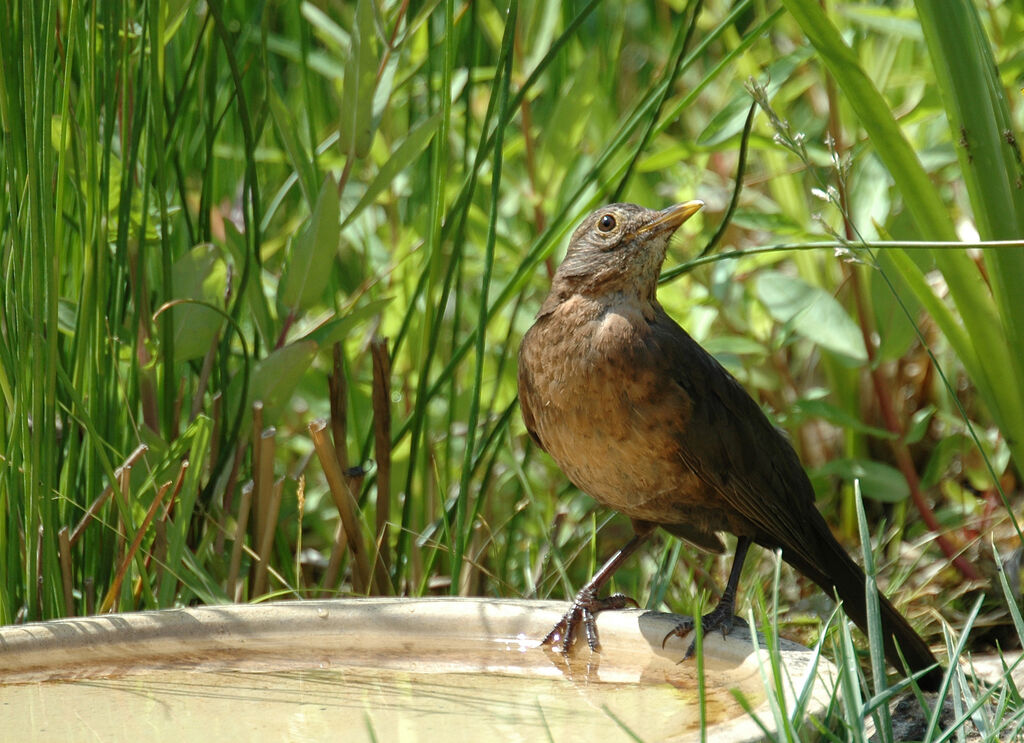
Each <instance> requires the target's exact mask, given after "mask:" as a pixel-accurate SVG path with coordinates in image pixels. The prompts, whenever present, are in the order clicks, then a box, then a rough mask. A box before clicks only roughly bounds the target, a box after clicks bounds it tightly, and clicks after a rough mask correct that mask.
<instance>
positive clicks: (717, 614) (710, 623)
mask: <svg viewBox="0 0 1024 743" xmlns="http://www.w3.org/2000/svg"><path fill="white" fill-rule="evenodd" d="M737 622H739V623H740V624H742V625H744V626H746V622H745V621H744V620H743V619H742V618H740V617H737V616H735V615H734V614H733V610H732V606H727V607H724V610H723V607H722V605H721V604H720V605H719V606H717V607H715V609H714V610H713V611H711V612H710V613H708V614H705V615H704V616H703V617H701V620H700V624H701V629H702V630H703V634H704V636H707V635H708V633H710V632H714V631H715V630H719V631H721V633H722V639H723V640H724V639H725V638H726V636H727V635H728V634H729V633H730V632H732V628H733V626H734V625H735V624H736V623H737ZM696 626H697V623H696V622H695V621H694V620H693V618H692V617H685V618H684V619H683V620H682V621H680V622H679V623H678V624H677V625H676V626H675V627H674V628H673V629H672V631H671V632H669V633H668V634H667V635H665V639H664V640H662V641H661V647H662V648H664V647H665V643H667V642H668V640H669V638H670V637H686V636H687V635H688V634H690V633H691V632H693V630H694V629H695V628H696ZM696 650H697V638H694V639H693V642H691V643H690V647H689V648H687V650H686V654H685V655H684V656H683V660H689V659H690V658H692V657H693V654H694V653H695V652H696Z"/></svg>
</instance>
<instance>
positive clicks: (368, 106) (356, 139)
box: [338, 0, 377, 158]
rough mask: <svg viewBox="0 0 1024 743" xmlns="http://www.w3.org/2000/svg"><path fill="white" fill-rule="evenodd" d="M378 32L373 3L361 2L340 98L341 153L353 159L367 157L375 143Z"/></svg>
mask: <svg viewBox="0 0 1024 743" xmlns="http://www.w3.org/2000/svg"><path fill="white" fill-rule="evenodd" d="M375 37H376V28H375V25H374V21H373V4H372V2H371V0H359V2H358V5H357V6H356V22H355V26H354V28H353V30H352V38H351V43H352V46H351V49H350V53H349V55H348V59H347V60H346V61H345V82H344V87H343V89H342V96H341V123H340V125H339V127H338V128H339V134H340V135H341V141H340V145H341V150H342V152H344V153H346V154H348V155H349V156H350V157H351V156H354V157H359V158H362V157H366V154H367V153H368V152H369V151H370V145H371V144H372V143H373V132H374V127H373V101H374V89H375V88H376V85H377V52H376V49H375V48H374V40H375Z"/></svg>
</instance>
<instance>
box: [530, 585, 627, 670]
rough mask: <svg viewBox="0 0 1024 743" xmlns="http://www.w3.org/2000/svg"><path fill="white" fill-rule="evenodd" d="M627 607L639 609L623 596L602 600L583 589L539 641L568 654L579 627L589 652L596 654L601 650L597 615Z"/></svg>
mask: <svg viewBox="0 0 1024 743" xmlns="http://www.w3.org/2000/svg"><path fill="white" fill-rule="evenodd" d="M627 606H634V607H637V608H639V606H640V605H639V604H638V603H637V602H636V600H635V599H632V598H630V597H629V596H626V595H625V594H621V593H615V594H612V595H611V596H608V597H606V598H603V599H599V598H597V597H596V596H594V594H593V592H591V591H588V590H587V589H583V590H582V591H580V592H579V593H578V594H576V598H575V599H573V602H572V606H570V607H569V611H567V612H566V613H565V615H564V616H563V617H562V618H561V619H560V620H559V621H558V623H557V624H556V625H555V626H554V627H552V628H551V631H550V632H548V634H547V636H546V637H545V638H544V639H543V640H541V643H540V644H541V645H554V644H556V643H557V644H558V645H559V646H560V647H559V651H560V652H561V653H562V654H563V655H568V654H569V649H570V648H571V647H572V645H573V642H574V641H575V640H576V633H577V632H578V631H579V628H580V626H581V625H582V626H583V632H584V634H585V635H586V638H587V645H589V646H590V649H591V651H593V652H595V653H597V652H600V650H601V643H600V641H599V640H598V639H597V614H598V613H599V612H602V611H606V610H609V609H625V608H626V607H627Z"/></svg>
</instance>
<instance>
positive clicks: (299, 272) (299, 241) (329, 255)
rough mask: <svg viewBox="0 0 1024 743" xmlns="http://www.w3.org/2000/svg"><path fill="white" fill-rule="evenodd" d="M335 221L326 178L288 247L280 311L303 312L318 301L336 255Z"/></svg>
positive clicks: (332, 187) (334, 200)
mask: <svg viewBox="0 0 1024 743" xmlns="http://www.w3.org/2000/svg"><path fill="white" fill-rule="evenodd" d="M339 219H340V205H339V202H338V186H337V184H336V183H335V182H334V179H333V178H332V177H331V176H327V178H325V179H324V182H323V185H321V186H320V195H319V196H318V197H317V200H316V208H315V209H313V215H312V216H311V217H310V220H309V224H308V225H307V226H306V229H305V230H304V231H303V232H302V234H300V235H299V237H298V238H296V240H295V242H294V243H293V245H292V254H291V259H290V260H289V261H288V263H287V264H286V266H285V271H284V276H283V277H282V278H281V288H280V294H279V299H280V302H281V304H282V305H283V306H284V307H288V308H289V309H292V310H304V309H308V308H309V307H310V306H312V305H313V304H315V303H316V302H318V301H320V298H321V297H322V296H323V293H324V288H325V287H326V286H327V281H328V280H329V279H330V276H331V265H332V263H333V262H334V259H335V256H336V254H337V251H338V239H339V230H338V220H339Z"/></svg>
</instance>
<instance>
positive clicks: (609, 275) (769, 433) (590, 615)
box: [519, 201, 942, 689]
mask: <svg viewBox="0 0 1024 743" xmlns="http://www.w3.org/2000/svg"><path fill="white" fill-rule="evenodd" d="M703 206H704V204H703V203H702V202H700V201H689V202H687V203H685V204H677V205H676V206H672V207H669V208H668V209H665V210H663V211H653V210H651V209H645V208H643V207H641V206H636V205H635V204H610V205H608V206H605V207H603V208H601V209H598V210H597V211H595V212H593V213H592V214H590V215H589V216H588V217H587V218H586V219H585V220H583V223H582V224H581V225H580V226H579V227H578V228H577V229H576V231H575V232H574V233H573V235H572V239H571V240H570V241H569V250H568V253H567V254H566V256H565V260H564V261H563V262H562V264H561V266H559V268H558V271H557V272H556V273H555V277H554V279H553V281H552V285H551V292H550V294H548V297H547V299H546V300H545V301H544V304H543V306H542V307H541V309H540V312H539V313H538V315H537V319H536V322H535V323H534V325H533V327H531V328H530V330H529V331H528V332H527V333H526V336H525V337H524V338H523V343H522V346H521V347H520V349H519V403H520V406H521V408H522V412H523V419H524V420H525V422H526V428H527V430H528V431H529V432H530V436H531V437H532V438H533V440H534V441H535V442H536V443H537V444H538V445H539V446H540V447H541V448H542V449H544V450H545V451H546V452H548V454H550V455H551V456H552V457H553V458H554V460H555V461H556V462H557V463H558V464H559V466H560V467H561V468H562V470H563V471H564V472H565V474H566V475H568V477H569V479H570V480H571V481H572V482H573V483H574V484H575V485H576V486H577V487H579V488H580V489H581V490H583V491H584V492H586V493H588V494H589V495H591V496H592V497H593V498H594V499H595V500H597V501H598V503H600V504H602V505H604V506H608V507H610V508H613V509H615V510H616V511H619V512H621V513H623V514H625V515H626V516H628V517H629V518H630V519H631V520H632V524H633V529H634V532H635V535H634V536H633V538H632V539H631V540H630V541H629V542H628V543H627V544H626V545H625V546H624V547H623V548H622V549H621V550H619V551H618V552H617V553H615V555H613V556H612V558H611V559H610V560H608V562H607V563H605V565H604V566H603V567H602V568H601V569H600V570H599V571H598V572H597V573H596V574H595V575H594V577H593V578H591V580H590V581H589V582H588V583H587V584H586V585H585V586H584V587H583V588H582V589H581V590H580V592H579V593H578V594H577V595H576V598H575V600H574V601H573V604H572V607H571V608H570V609H569V611H568V612H567V613H566V614H565V616H564V617H563V618H562V620H561V621H560V622H559V623H558V624H557V625H555V627H554V629H552V630H551V632H550V633H549V634H548V636H547V637H546V638H544V643H545V644H553V643H556V642H558V643H560V645H561V650H562V652H566V653H567V652H568V651H569V648H570V647H572V644H573V640H574V638H575V637H576V635H577V633H578V631H579V629H580V628H581V626H582V629H583V631H584V632H585V634H586V638H587V642H588V644H589V645H590V648H591V650H595V651H596V650H598V649H599V644H598V639H597V629H596V625H595V621H594V616H595V614H597V612H599V611H602V610H605V609H617V608H623V607H624V606H626V605H627V604H628V603H635V602H633V601H632V599H629V598H627V597H625V596H623V595H621V594H616V595H614V596H609V597H607V598H598V596H597V593H598V591H599V590H600V588H601V587H602V586H603V585H604V584H605V583H606V582H607V581H608V579H609V578H611V576H612V574H613V573H614V572H615V570H617V569H618V567H619V566H620V565H621V564H622V563H623V562H624V561H625V560H626V559H627V558H628V557H629V556H630V555H631V554H632V553H633V552H634V551H635V550H636V549H637V548H638V547H639V546H640V545H641V544H642V543H643V542H644V541H645V540H646V539H647V538H648V537H649V536H650V535H651V534H652V533H653V531H654V530H655V529H656V528H657V527H659V526H660V527H661V528H663V529H665V530H666V531H667V532H669V533H670V534H673V535H675V536H677V537H680V538H682V539H684V540H686V541H687V542H690V543H691V544H694V545H696V546H697V547H700V548H703V549H705V550H709V551H711V552H716V553H720V552H722V551H723V550H724V545H723V543H722V541H721V539H720V538H719V536H718V532H731V533H732V534H735V535H736V536H737V538H738V542H737V545H736V556H735V558H734V561H733V566H732V570H731V572H730V574H729V581H728V584H727V585H726V588H725V591H724V593H723V594H722V598H721V600H720V601H719V603H718V605H717V607H716V608H715V609H714V610H713V611H711V612H710V613H709V614H706V615H705V616H704V617H703V618H702V621H701V624H702V627H703V630H704V632H710V631H712V630H716V629H718V630H721V631H722V633H723V634H726V633H728V632H729V631H730V630H731V629H732V625H733V621H734V608H735V606H734V605H735V600H736V588H737V584H738V583H739V578H740V572H741V570H742V567H743V560H744V558H745V557H746V554H747V550H748V548H749V547H750V545H751V544H752V543H757V544H759V545H761V546H762V547H766V548H768V549H778V548H781V550H782V557H783V559H784V560H786V561H787V562H788V563H789V564H791V565H792V566H793V567H795V568H796V569H797V570H799V571H800V572H801V573H803V574H804V575H806V576H807V577H808V578H810V579H811V580H813V581H814V582H815V583H817V584H818V585H819V586H820V587H821V588H822V589H823V590H824V591H825V592H826V593H827V594H829V595H831V596H834V595H835V594H838V595H839V598H840V599H842V601H843V606H844V608H845V609H846V613H847V614H848V615H849V616H850V617H851V618H852V619H853V620H854V621H855V622H856V623H857V625H858V626H860V627H861V629H865V628H866V623H867V605H866V599H865V576H864V572H863V571H862V570H861V569H860V567H859V566H858V565H857V564H856V563H855V562H854V561H853V560H852V559H851V558H850V556H849V555H848V554H847V553H846V551H845V550H844V549H843V548H842V546H841V545H840V544H839V543H838V542H837V541H836V540H835V538H834V537H833V536H832V533H831V531H830V530H829V527H828V525H827V524H826V523H825V520H824V519H823V518H822V516H821V514H819V513H818V510H817V509H816V508H815V506H814V490H813V488H812V486H811V483H810V480H808V478H807V474H806V473H805V472H804V469H803V466H802V465H801V464H800V460H799V459H798V457H797V455H796V452H795V451H794V450H793V447H792V446H791V445H790V444H789V442H788V441H787V440H786V438H785V437H784V436H783V435H782V434H781V433H780V432H779V431H778V430H777V429H776V428H775V427H774V426H773V425H772V424H771V422H769V420H768V418H767V417H766V416H765V414H764V413H763V412H762V411H761V408H760V407H759V406H758V404H757V403H756V402H754V400H753V399H752V398H751V397H750V395H749V394H747V392H746V391H745V390H744V389H743V387H742V386H740V384H739V382H737V381H736V379H735V378H734V377H733V376H732V375H731V374H729V372H728V371H726V370H725V369H724V368H723V367H722V366H721V364H719V363H718V362H717V361H716V360H715V358H714V357H713V356H711V354H709V353H708V352H707V351H705V350H704V349H703V348H702V347H701V346H700V345H698V344H697V342H696V341H694V340H693V339H692V338H691V337H690V336H689V335H688V334H687V333H686V331H685V330H683V329H682V328H681V327H679V325H678V324H676V322H675V321H673V320H672V318H671V317H669V316H668V315H667V314H666V313H665V310H664V309H662V307H661V305H660V304H659V303H658V300H657V298H656V296H655V292H656V289H657V284H658V276H659V274H660V272H661V265H662V263H663V262H664V260H665V252H666V249H667V247H668V242H669V238H670V237H671V236H672V234H673V233H674V232H675V231H676V229H677V228H678V227H679V225H681V224H682V223H683V222H685V221H686V220H687V219H689V218H690V217H691V216H693V215H694V214H695V213H696V212H697V211H699V210H700V209H701V207H703ZM879 603H880V605H881V612H882V632H883V635H884V637H885V655H886V658H887V659H888V660H889V662H890V663H892V664H893V666H895V667H896V668H897V669H899V670H901V671H902V670H903V669H904V665H903V662H902V660H901V653H902V657H903V658H905V659H906V664H907V665H908V666H909V668H910V670H911V671H921V670H924V669H927V668H931V669H932V670H930V671H929V672H928V673H927V674H926V675H924V676H923V677H922V678H921V679H920V680H919V684H920V685H921V687H922V688H929V689H931V688H935V687H937V686H938V684H939V683H940V682H941V680H942V669H941V668H940V667H939V666H938V665H937V661H936V659H935V656H934V655H932V652H931V650H930V649H929V648H928V645H927V644H926V643H925V642H924V640H922V639H921V638H920V637H919V636H918V634H917V633H916V632H915V631H914V630H913V629H912V628H911V627H910V625H909V624H908V623H907V621H906V619H904V618H903V617H902V616H901V615H900V613H899V612H898V611H896V609H895V608H894V607H893V606H892V604H890V603H889V601H888V600H886V599H885V597H884V596H881V595H879ZM741 621H742V620H741ZM691 629H692V625H691V624H682V625H680V626H679V627H677V628H676V630H674V632H672V633H670V635H669V636H671V635H672V634H676V635H680V636H682V635H685V634H687V633H688V632H689V631H690V630H691ZM666 639H667V638H666ZM897 645H898V647H899V649H897ZM692 649H693V648H692V647H691V651H692ZM688 655H689V653H688Z"/></svg>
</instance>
